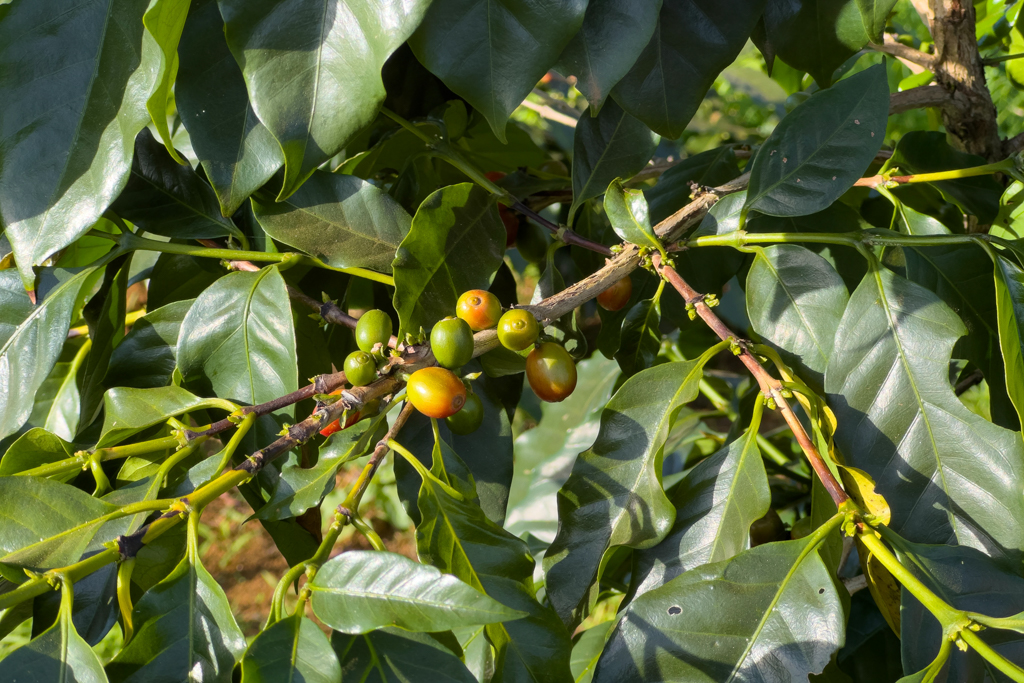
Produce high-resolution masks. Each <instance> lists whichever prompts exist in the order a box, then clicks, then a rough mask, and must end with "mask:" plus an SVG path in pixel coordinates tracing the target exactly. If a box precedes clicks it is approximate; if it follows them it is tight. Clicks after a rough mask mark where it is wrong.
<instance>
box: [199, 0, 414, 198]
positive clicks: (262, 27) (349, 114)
mask: <svg viewBox="0 0 1024 683" xmlns="http://www.w3.org/2000/svg"><path fill="white" fill-rule="evenodd" d="M218 4H219V6H220V11H221V15H222V16H223V17H224V23H225V34H226V35H227V40H228V46H229V47H230V48H231V53H232V54H233V55H234V56H235V60H236V61H237V62H238V64H239V66H241V67H242V74H243V75H244V77H245V84H246V86H247V89H248V91H249V100H250V102H252V108H253V110H254V111H255V112H256V115H257V116H259V119H260V121H262V122H263V124H264V125H265V126H266V127H267V128H268V129H269V130H270V132H271V133H272V134H273V135H274V137H275V138H277V141H278V143H279V144H280V145H281V150H282V151H283V152H284V159H285V162H284V186H283V187H282V188H281V193H280V195H279V196H278V198H279V199H284V198H285V197H288V196H289V195H290V194H292V193H293V192H295V190H297V189H298V188H299V186H300V185H301V184H302V182H303V181H304V180H305V179H306V178H308V177H309V175H310V174H311V173H312V172H313V171H314V170H315V169H316V168H317V167H318V166H320V165H321V164H323V163H324V162H325V161H327V160H328V159H330V158H331V157H333V156H334V155H335V154H337V153H338V152H340V151H341V150H342V149H343V148H344V147H345V145H346V144H348V143H349V141H351V140H352V138H353V137H355V135H356V133H358V132H359V131H360V130H361V129H362V128H364V127H365V126H367V125H368V124H369V123H370V122H371V121H373V119H374V117H375V116H376V115H377V112H378V110H379V108H380V105H381V104H382V103H383V102H384V95H385V92H384V84H383V82H382V81H381V77H380V70H381V67H382V66H384V61H385V60H386V59H387V58H388V57H389V56H390V55H391V53H392V52H394V51H395V49H396V48H397V47H398V46H399V45H401V44H402V43H404V42H405V40H406V38H408V37H409V35H410V34H411V33H412V32H413V31H414V30H415V29H416V26H417V25H418V24H419V23H420V19H421V18H422V16H423V12H424V11H425V10H426V8H427V5H428V3H427V2H425V1H424V0H414V1H411V2H410V1H407V0H406V1H403V0H387V1H386V2H379V3H341V4H339V3H336V2H332V1H330V0H318V1H314V2H305V1H303V0H293V1H292V2H289V3H286V4H284V5H282V4H281V3H279V2H276V1H275V0H260V1H258V2H249V1H247V0H218Z"/></svg>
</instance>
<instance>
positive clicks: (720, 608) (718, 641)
mask: <svg viewBox="0 0 1024 683" xmlns="http://www.w3.org/2000/svg"><path fill="white" fill-rule="evenodd" d="M815 545H816V544H815V543H814V542H813V536H808V537H807V538H803V539H800V540H798V541H783V542H781V543H768V544H765V545H761V546H758V547H756V548H752V549H750V550H746V551H744V552H742V553H740V554H739V555H737V556H736V557H734V558H732V559H731V560H726V561H724V562H718V563H716V564H709V565H705V566H703V567H699V568H696V569H692V570H690V571H688V572H685V573H683V574H682V575H681V576H678V577H676V578H675V579H673V580H672V581H670V582H669V583H667V584H665V585H664V586H661V587H660V588H656V589H655V590H652V591H650V592H648V593H645V594H643V595H642V596H640V597H639V598H637V599H636V600H634V601H633V602H631V603H630V604H629V606H628V607H627V608H626V609H625V611H624V612H623V615H622V618H621V620H620V621H619V622H618V624H616V626H615V629H614V631H613V632H612V634H611V636H610V637H609V639H608V644H607V645H606V646H605V648H604V652H602V653H601V658H600V660H599V661H598V663H597V671H596V673H595V674H594V681H595V682H596V683H606V682H610V681H615V683H630V682H633V681H636V682H638V683H639V682H640V681H647V680H652V679H657V680H680V681H682V680H685V681H693V682H694V683H697V682H701V683H718V682H719V681H725V680H730V679H732V680H743V681H756V682H758V683H774V682H775V681H777V680H779V676H785V677H786V678H788V679H790V680H804V679H806V678H807V677H808V675H809V674H813V673H821V671H822V669H824V668H825V665H826V664H827V663H828V662H829V660H830V659H831V657H832V653H834V652H835V651H836V650H837V649H839V646H840V645H841V644H842V642H843V621H842V619H843V607H842V603H841V602H840V599H839V595H838V593H837V592H836V588H835V584H834V582H833V579H832V577H831V576H830V575H829V572H828V570H827V569H826V568H825V564H824V563H823V562H822V561H821V558H820V557H819V556H818V553H817V552H816V550H815ZM652 639H657V642H658V643H659V647H656V648H655V647H649V643H650V642H651V640H652Z"/></svg>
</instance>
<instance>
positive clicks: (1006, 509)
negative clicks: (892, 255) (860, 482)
mask: <svg viewBox="0 0 1024 683" xmlns="http://www.w3.org/2000/svg"><path fill="white" fill-rule="evenodd" d="M965 331H966V330H965V329H964V325H963V323H962V322H961V321H960V319H959V318H958V317H957V316H956V315H955V314H954V313H953V311H951V310H950V309H949V308H948V307H947V306H946V305H945V304H944V303H942V301H940V300H939V299H938V297H936V296H935V294H933V293H931V292H929V291H928V290H926V289H924V288H923V287H921V286H920V285H917V284H914V283H912V282H909V281H908V280H906V279H904V278H902V277H899V276H898V275H895V274H893V273H892V272H890V271H888V270H885V269H881V268H876V269H875V270H874V271H873V272H869V273H868V275H867V276H865V278H864V280H863V281H862V282H861V284H860V286H859V287H858V288H857V290H856V291H855V292H854V293H853V295H852V296H851V297H850V303H849V304H848V305H847V307H846V312H845V313H844V314H843V319H842V322H840V325H839V329H838V330H837V331H836V337H835V348H834V350H833V353H832V357H831V358H830V359H829V365H828V369H827V370H826V372H825V391H826V392H828V394H829V396H828V399H829V405H830V406H831V407H832V410H833V411H834V412H835V415H836V418H837V419H838V422H839V428H838V431H837V432H836V445H837V446H839V448H840V449H841V450H842V452H843V455H844V456H845V458H846V462H847V464H849V465H852V466H854V467H857V468H859V469H862V470H864V471H865V472H867V473H868V474H870V475H871V476H872V477H873V478H874V480H875V482H876V483H877V486H876V490H877V491H878V492H879V493H881V494H882V495H883V496H885V498H886V500H888V501H889V505H890V506H891V508H892V522H891V524H890V528H892V529H893V530H894V531H896V532H897V533H899V534H901V535H903V536H905V537H907V538H909V539H911V540H913V541H918V542H934V543H944V542H946V541H948V540H949V538H950V537H954V538H956V540H957V542H959V543H960V544H961V545H969V546H972V547H977V548H980V549H981V550H983V551H984V552H987V553H990V554H992V555H993V556H996V557H1004V558H1007V559H1010V561H1016V560H1014V559H1012V558H1018V557H1019V556H1020V554H1021V552H1020V551H1021V548H1022V547H1024V500H1021V498H1020V496H1017V495H1015V494H1014V493H1012V492H1013V491H1017V490H1020V488H1021V486H1022V483H1021V482H1022V481H1024V465H1022V464H1021V463H1022V461H1024V445H1022V443H1021V437H1020V434H1015V433H1013V432H1010V431H1007V430H1005V429H1003V428H1001V427H997V426H996V425H993V424H991V423H990V422H988V421H987V420H985V419H984V418H982V417H980V416H978V415H975V414H974V413H972V412H970V411H969V410H967V408H966V407H964V405H963V404H962V403H961V402H960V400H959V399H958V398H957V397H956V396H955V395H954V393H953V389H952V387H951V386H950V384H949V377H948V363H949V358H950V354H951V351H952V348H953V342H954V341H956V339H957V338H958V337H960V336H962V335H963V334H964V332H965Z"/></svg>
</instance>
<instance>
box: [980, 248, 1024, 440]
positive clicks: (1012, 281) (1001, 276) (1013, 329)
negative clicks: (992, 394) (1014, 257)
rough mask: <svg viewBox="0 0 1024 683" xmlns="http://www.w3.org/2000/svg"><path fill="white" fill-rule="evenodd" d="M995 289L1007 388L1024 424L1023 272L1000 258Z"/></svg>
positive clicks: (1000, 345)
mask: <svg viewBox="0 0 1024 683" xmlns="http://www.w3.org/2000/svg"><path fill="white" fill-rule="evenodd" d="M995 287H996V310H997V314H998V320H999V347H1000V349H1001V351H1002V356H1003V363H1004V367H1005V368H1006V389H1007V393H1008V394H1009V395H1010V399H1011V400H1012V401H1013V405H1014V407H1015V408H1016V409H1017V416H1018V419H1019V420H1020V421H1021V422H1022V423H1024V270H1021V269H1020V268H1019V267H1018V266H1017V265H1015V264H1014V263H1013V262H1011V261H1010V260H1009V259H1007V258H1003V257H1001V256H999V257H997V258H996V263H995ZM987 376H988V375H987V374H986V377H987Z"/></svg>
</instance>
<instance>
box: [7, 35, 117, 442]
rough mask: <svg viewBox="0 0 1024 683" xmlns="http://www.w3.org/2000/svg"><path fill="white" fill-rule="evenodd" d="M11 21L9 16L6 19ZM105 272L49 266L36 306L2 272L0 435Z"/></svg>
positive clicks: (26, 404) (12, 428)
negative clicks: (89, 292)
mask: <svg viewBox="0 0 1024 683" xmlns="http://www.w3.org/2000/svg"><path fill="white" fill-rule="evenodd" d="M5 21H6V20H5ZM101 272H102V271H101V270H100V268H99V266H92V267H89V268H85V269H82V270H79V271H77V272H73V271H68V270H62V269H56V270H52V269H46V270H45V271H43V273H42V275H41V276H40V278H39V284H38V289H37V290H36V296H38V297H40V300H39V303H38V304H37V305H32V302H31V301H30V300H29V298H28V295H27V294H25V289H24V287H22V283H21V280H20V279H19V278H18V274H17V272H16V271H14V270H3V271H0V387H3V391H0V438H3V437H6V436H8V435H10V434H14V433H15V432H17V431H18V429H20V428H21V426H22V425H23V424H25V421H26V420H27V419H28V418H29V415H30V414H31V413H32V407H33V397H34V396H35V394H36V392H37V391H38V390H39V387H40V386H41V385H42V384H43V382H44V381H46V379H47V375H49V374H50V369H51V368H52V367H53V365H54V363H55V362H56V361H57V358H58V357H59V356H60V352H61V349H62V348H63V346H64V341H65V339H67V333H68V328H69V327H70V325H71V315H72V312H73V311H74V309H75V308H76V305H77V303H79V302H80V297H81V296H83V294H84V292H85V291H87V289H88V287H89V286H90V285H91V284H92V283H93V282H95V280H94V277H93V276H95V275H99V273H101Z"/></svg>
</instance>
